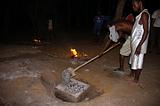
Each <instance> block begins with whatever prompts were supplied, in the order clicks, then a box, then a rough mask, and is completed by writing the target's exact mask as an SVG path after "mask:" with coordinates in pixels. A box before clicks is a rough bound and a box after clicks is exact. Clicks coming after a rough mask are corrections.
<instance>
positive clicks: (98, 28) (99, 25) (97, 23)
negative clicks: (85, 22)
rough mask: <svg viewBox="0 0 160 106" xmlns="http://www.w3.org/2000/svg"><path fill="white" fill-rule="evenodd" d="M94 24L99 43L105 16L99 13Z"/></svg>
mask: <svg viewBox="0 0 160 106" xmlns="http://www.w3.org/2000/svg"><path fill="white" fill-rule="evenodd" d="M93 22H94V28H93V32H94V34H95V35H96V41H98V40H99V39H100V34H101V30H102V27H103V22H104V16H103V15H101V12H100V11H98V12H97V15H96V16H95V17H94V19H93Z"/></svg>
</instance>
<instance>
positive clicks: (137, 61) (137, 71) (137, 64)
mask: <svg viewBox="0 0 160 106" xmlns="http://www.w3.org/2000/svg"><path fill="white" fill-rule="evenodd" d="M143 60H144V54H139V55H134V57H133V61H132V64H131V65H132V66H131V69H132V70H134V72H133V73H134V80H133V81H134V82H135V83H138V82H139V78H140V75H141V72H142V67H143Z"/></svg>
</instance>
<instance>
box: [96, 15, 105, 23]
mask: <svg viewBox="0 0 160 106" xmlns="http://www.w3.org/2000/svg"><path fill="white" fill-rule="evenodd" d="M103 18H104V17H103V16H95V18H94V23H95V24H99V25H102V24H103V21H104V19H103Z"/></svg>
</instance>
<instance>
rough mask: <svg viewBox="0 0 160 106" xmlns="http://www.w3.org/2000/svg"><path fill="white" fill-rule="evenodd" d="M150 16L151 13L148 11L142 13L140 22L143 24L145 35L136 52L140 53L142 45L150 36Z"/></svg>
mask: <svg viewBox="0 0 160 106" xmlns="http://www.w3.org/2000/svg"><path fill="white" fill-rule="evenodd" d="M148 18H149V15H148V14H147V13H145V12H144V13H142V16H141V19H140V22H139V24H141V25H143V29H144V33H143V36H142V39H141V41H140V43H139V44H138V46H137V49H136V52H135V54H140V51H141V46H142V44H143V43H144V41H145V40H146V38H147V36H148V33H149V31H148V27H149V26H148Z"/></svg>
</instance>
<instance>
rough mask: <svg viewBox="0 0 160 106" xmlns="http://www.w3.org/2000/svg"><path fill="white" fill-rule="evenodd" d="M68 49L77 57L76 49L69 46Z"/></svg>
mask: <svg viewBox="0 0 160 106" xmlns="http://www.w3.org/2000/svg"><path fill="white" fill-rule="evenodd" d="M70 51H71V53H72V56H74V57H78V52H77V51H76V49H73V48H71V49H70Z"/></svg>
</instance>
